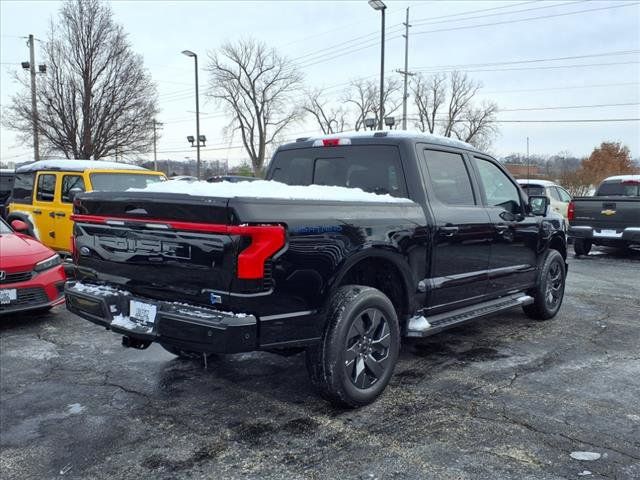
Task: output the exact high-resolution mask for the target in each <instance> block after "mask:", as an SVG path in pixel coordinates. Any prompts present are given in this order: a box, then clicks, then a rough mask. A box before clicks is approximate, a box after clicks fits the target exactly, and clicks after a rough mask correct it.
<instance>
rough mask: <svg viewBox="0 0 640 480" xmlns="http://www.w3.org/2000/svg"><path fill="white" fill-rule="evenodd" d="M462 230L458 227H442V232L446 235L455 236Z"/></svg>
mask: <svg viewBox="0 0 640 480" xmlns="http://www.w3.org/2000/svg"><path fill="white" fill-rule="evenodd" d="M458 230H460V229H459V228H458V227H440V234H441V235H442V236H444V237H453V236H454V235H455V234H456V233H458Z"/></svg>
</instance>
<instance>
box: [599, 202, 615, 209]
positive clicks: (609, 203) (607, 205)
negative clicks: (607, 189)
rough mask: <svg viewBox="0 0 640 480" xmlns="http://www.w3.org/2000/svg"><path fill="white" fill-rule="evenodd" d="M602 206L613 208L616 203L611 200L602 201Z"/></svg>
mask: <svg viewBox="0 0 640 480" xmlns="http://www.w3.org/2000/svg"><path fill="white" fill-rule="evenodd" d="M602 208H610V209H611V210H615V208H616V204H615V203H613V202H607V203H603V204H602Z"/></svg>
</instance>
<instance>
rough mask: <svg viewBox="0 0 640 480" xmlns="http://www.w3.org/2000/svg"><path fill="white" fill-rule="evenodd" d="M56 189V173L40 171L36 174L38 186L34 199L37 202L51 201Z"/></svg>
mask: <svg viewBox="0 0 640 480" xmlns="http://www.w3.org/2000/svg"><path fill="white" fill-rule="evenodd" d="M55 191H56V175H55V174H54V173H41V174H40V175H38V188H37V190H36V199H37V200H38V201H39V202H53V200H54V197H55Z"/></svg>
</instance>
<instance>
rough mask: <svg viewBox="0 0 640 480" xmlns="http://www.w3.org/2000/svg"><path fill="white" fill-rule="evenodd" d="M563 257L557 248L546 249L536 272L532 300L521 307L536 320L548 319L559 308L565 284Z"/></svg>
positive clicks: (554, 314)
mask: <svg viewBox="0 0 640 480" xmlns="http://www.w3.org/2000/svg"><path fill="white" fill-rule="evenodd" d="M565 278H566V272H565V264H564V258H562V255H560V252H558V251H557V250H548V251H547V253H546V254H545V256H544V261H543V262H542V265H541V267H540V270H539V274H538V286H537V287H536V291H535V293H534V296H533V297H534V302H533V303H532V304H531V305H525V306H524V307H523V310H524V312H525V313H526V314H527V315H528V316H529V317H531V318H534V319H536V320H549V319H550V318H553V317H555V316H556V314H557V313H558V310H560V306H561V305H562V299H563V298H564V285H565Z"/></svg>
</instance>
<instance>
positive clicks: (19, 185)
mask: <svg viewBox="0 0 640 480" xmlns="http://www.w3.org/2000/svg"><path fill="white" fill-rule="evenodd" d="M35 177H36V174H35V173H33V172H31V173H17V174H16V178H15V180H14V182H13V192H12V201H13V202H15V203H31V201H32V200H33V182H34V180H35Z"/></svg>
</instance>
